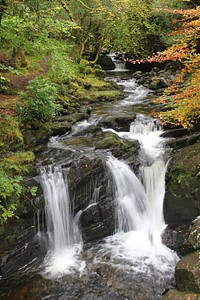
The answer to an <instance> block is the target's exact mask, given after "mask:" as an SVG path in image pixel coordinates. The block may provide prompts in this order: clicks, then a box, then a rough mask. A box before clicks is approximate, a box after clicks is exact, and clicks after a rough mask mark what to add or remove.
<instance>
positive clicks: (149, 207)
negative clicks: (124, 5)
mask: <svg viewBox="0 0 200 300" xmlns="http://www.w3.org/2000/svg"><path fill="white" fill-rule="evenodd" d="M119 71H120V72H109V73H108V74H107V77H106V78H105V80H110V79H112V80H114V81H115V82H116V83H117V84H119V85H120V86H123V89H124V91H125V96H124V99H122V100H116V101H115V102H111V103H110V102H106V103H103V104H102V103H99V104H96V105H95V107H93V108H92V114H91V116H90V117H89V118H88V120H83V121H80V122H78V123H77V124H76V125H74V126H73V128H72V130H71V132H67V133H66V134H64V135H62V136H56V137H55V136H54V137H51V138H50V140H49V143H48V150H47V151H46V153H45V154H44V156H46V157H45V158H44V159H43V160H41V161H40V162H39V163H38V176H36V178H35V180H36V181H37V182H38V183H39V185H40V186H41V191H42V194H43V198H44V201H45V207H44V208H41V209H39V210H38V211H36V213H35V217H34V226H33V225H31V224H29V225H27V227H26V231H24V232H23V234H22V233H21V234H19V241H16V247H17V252H16V250H15V251H14V250H13V256H12V255H10V254H9V255H8V257H6V256H5V259H4V262H2V267H1V269H2V276H1V280H0V299H59V300H64V299H73V300H74V299H81V300H82V299H83V300H84V299H87V300H90V299H91V300H94V299H95V300H107V299H113V300H114V299H115V300H118V299H119V300H122V299H124V300H125V299H132V300H134V299H135V300H136V299H137V300H159V299H160V298H161V296H162V294H163V293H164V292H165V290H167V289H168V288H170V287H171V286H173V283H174V270H175V266H176V263H177V262H178V260H179V258H178V256H177V254H176V253H175V252H174V251H172V250H171V249H169V248H168V247H167V246H165V245H164V244H163V242H162V235H163V233H164V231H165V229H166V227H167V225H166V224H165V221H164V217H163V201H164V195H165V173H166V171H167V165H168V161H169V158H170V149H168V148H166V138H163V137H162V133H163V129H162V127H161V125H160V124H159V122H158V120H156V119H153V118H151V117H149V116H147V115H146V114H145V112H146V110H147V108H148V106H149V101H150V100H149V98H148V95H149V93H151V91H150V90H148V89H147V88H146V87H144V86H142V85H138V84H137V83H136V81H135V79H134V78H132V74H131V72H126V70H124V69H123V68H122V67H121V66H120V70H119ZM122 71H123V72H122ZM123 116H125V117H126V118H127V116H128V117H129V119H131V117H132V116H133V117H132V121H131V122H130V124H129V125H128V126H127V125H126V126H125V127H126V128H125V127H123V128H122V127H120V126H114V128H112V127H110V123H109V122H108V121H109V120H110V119H112V118H114V117H116V118H117V117H118V118H119V117H120V118H121V119H123ZM99 132H100V133H99ZM109 134H110V135H112V136H114V137H115V138H116V139H117V140H119V141H120V142H121V143H123V142H128V143H129V144H130V145H132V143H134V145H138V147H139V150H138V155H137V162H136V163H135V164H134V168H133V165H132V164H131V159H128V160H126V159H123V158H120V157H116V156H115V155H114V154H113V153H111V151H109V150H107V149H102V147H99V146H98V143H99V141H100V140H101V138H102V136H107V135H109ZM96 141H98V143H96ZM114 153H115V151H114ZM80 162H81V163H82V165H81V166H82V169H81V167H80ZM91 166H94V167H95V168H96V169H97V173H98V176H96V177H95V176H94V174H97V173H92V171H91V170H90V173H87V172H85V173H84V170H89V169H90V167H91ZM83 167H84V168H85V169H84V168H83ZM99 170H100V171H99ZM87 174H90V176H89V175H87ZM81 176H85V177H84V178H85V179H84V180H85V181H84V180H83V182H84V184H82V186H83V187H82V186H81V188H80V190H79V183H80V182H81V180H82V179H81V178H82V177H81ZM88 176H89V177H88ZM72 185H74V186H75V188H74V189H73V188H72ZM38 201H39V200H38ZM94 220H95V222H96V223H95V226H94V224H93V223H94V222H93V221H94ZM30 223H31V222H30ZM85 224H86V225H85ZM20 226H22V225H19V228H18V230H19V232H20V228H21V227H20ZM88 228H89V229H88ZM93 230H94V233H92V232H93ZM92 234H93V235H92ZM18 242H20V246H19V245H18ZM17 245H18V246H17ZM20 247H21V248H20Z"/></svg>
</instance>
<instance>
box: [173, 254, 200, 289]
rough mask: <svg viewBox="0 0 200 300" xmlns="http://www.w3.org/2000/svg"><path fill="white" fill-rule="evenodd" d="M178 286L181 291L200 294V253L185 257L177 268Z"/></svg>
mask: <svg viewBox="0 0 200 300" xmlns="http://www.w3.org/2000/svg"><path fill="white" fill-rule="evenodd" d="M175 278H176V285H177V287H178V289H179V290H181V291H190V292H194V293H200V252H199V251H197V252H194V253H191V254H188V255H186V256H185V257H183V258H182V259H181V260H180V261H179V262H178V264H177V266H176V271H175Z"/></svg>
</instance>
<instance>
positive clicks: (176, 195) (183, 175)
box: [164, 142, 200, 224]
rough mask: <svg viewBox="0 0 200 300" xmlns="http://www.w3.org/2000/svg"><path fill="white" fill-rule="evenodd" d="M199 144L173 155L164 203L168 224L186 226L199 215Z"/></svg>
mask: <svg viewBox="0 0 200 300" xmlns="http://www.w3.org/2000/svg"><path fill="white" fill-rule="evenodd" d="M199 161H200V142H197V143H195V144H193V145H189V146H187V147H185V148H182V149H179V150H178V151H176V152H175V153H174V154H173V158H172V160H171V161H170V166H169V171H168V174H167V178H166V181H167V186H166V195H165V202H164V214H165V220H166V222H167V223H168V224H186V223H190V222H191V221H192V220H194V219H195V218H196V217H197V216H198V215H199V213H200V186H199V171H200V165H199Z"/></svg>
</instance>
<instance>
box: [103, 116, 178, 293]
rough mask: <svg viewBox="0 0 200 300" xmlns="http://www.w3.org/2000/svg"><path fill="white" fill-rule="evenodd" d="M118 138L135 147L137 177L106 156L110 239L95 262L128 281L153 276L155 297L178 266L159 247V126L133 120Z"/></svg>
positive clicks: (143, 119)
mask: <svg viewBox="0 0 200 300" xmlns="http://www.w3.org/2000/svg"><path fill="white" fill-rule="evenodd" d="M105 131H112V132H115V133H116V134H118V135H119V136H120V137H121V138H125V139H129V140H135V139H137V140H138V141H139V143H140V146H141V150H140V154H139V160H140V168H139V174H138V177H137V176H136V175H135V174H134V172H133V171H132V170H131V169H130V167H129V166H128V164H127V163H126V162H123V161H119V160H118V159H116V158H114V157H113V156H112V155H109V156H108V158H107V166H108V169H109V172H110V174H111V180H112V181H113V190H114V197H115V201H116V233H115V234H114V235H113V236H110V237H107V238H106V239H105V240H106V243H105V245H104V246H103V248H102V249H101V250H100V251H99V256H98V259H99V260H100V261H101V257H109V262H110V263H112V264H113V265H116V266H117V267H119V268H120V269H123V268H125V269H127V270H129V272H130V273H131V272H133V274H134V275H133V276H136V277H137V274H138V276H140V274H141V273H145V274H146V276H151V275H152V274H154V276H155V277H157V278H158V282H159V286H158V287H157V294H158V295H160V297H161V294H162V291H163V290H164V289H165V288H166V286H168V285H169V282H172V279H173V274H174V269H175V265H176V263H177V261H178V260H179V258H178V256H177V254H176V253H175V252H174V251H172V250H170V249H169V248H167V247H166V246H165V245H164V244H163V243H162V233H163V231H164V229H165V227H166V225H165V222H164V217H163V200H164V194H165V173H166V169H167V163H166V161H165V158H164V154H165V147H164V140H163V139H162V137H161V134H162V128H161V126H160V125H159V123H158V122H157V121H156V120H154V119H150V118H146V117H144V116H143V115H138V116H137V118H136V119H135V121H134V122H133V123H132V124H131V126H130V131H129V132H116V131H115V130H112V129H105Z"/></svg>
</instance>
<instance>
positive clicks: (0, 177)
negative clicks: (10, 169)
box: [0, 167, 22, 224]
mask: <svg viewBox="0 0 200 300" xmlns="http://www.w3.org/2000/svg"><path fill="white" fill-rule="evenodd" d="M21 181H22V177H21V176H14V177H9V176H8V175H7V174H6V173H5V172H4V170H3V169H2V168H1V167H0V224H3V223H4V222H6V221H7V219H8V218H12V217H13V216H14V214H15V211H16V209H17V207H18V205H19V197H20V195H21V193H22V186H21V184H20V183H21Z"/></svg>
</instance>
